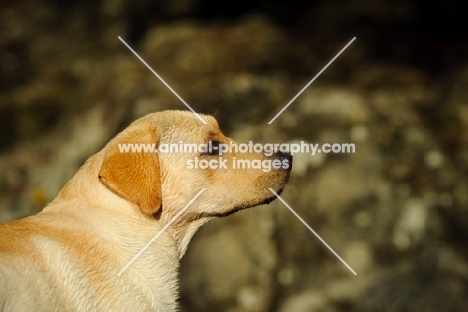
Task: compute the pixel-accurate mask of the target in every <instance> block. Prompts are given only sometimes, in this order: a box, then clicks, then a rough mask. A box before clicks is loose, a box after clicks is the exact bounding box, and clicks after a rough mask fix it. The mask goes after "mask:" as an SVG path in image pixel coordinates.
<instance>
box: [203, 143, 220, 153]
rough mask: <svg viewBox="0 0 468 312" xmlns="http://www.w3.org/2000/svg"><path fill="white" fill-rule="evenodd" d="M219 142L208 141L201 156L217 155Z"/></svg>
mask: <svg viewBox="0 0 468 312" xmlns="http://www.w3.org/2000/svg"><path fill="white" fill-rule="evenodd" d="M220 144H221V142H219V141H209V142H208V144H206V147H205V150H204V151H203V153H202V154H204V155H219V145H220Z"/></svg>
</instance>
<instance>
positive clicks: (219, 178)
mask: <svg viewBox="0 0 468 312" xmlns="http://www.w3.org/2000/svg"><path fill="white" fill-rule="evenodd" d="M201 118H203V119H204V120H205V122H206V124H204V123H202V121H201V120H200V119H199V118H198V117H197V116H196V115H195V114H193V113H190V112H183V111H164V112H158V113H153V114H149V115H147V116H145V117H143V118H140V119H138V120H137V121H135V122H134V123H132V124H131V125H130V126H129V127H128V128H127V129H125V130H124V131H123V132H121V133H120V134H118V135H117V136H116V137H115V138H114V139H113V140H112V141H110V142H109V143H108V145H107V146H106V147H105V149H104V151H103V153H104V156H103V162H102V165H101V168H100V170H99V179H100V181H101V182H102V183H103V184H104V185H105V186H106V187H107V188H109V189H110V190H111V191H113V192H114V193H116V194H118V195H119V196H121V197H123V198H125V199H126V200H128V201H130V202H132V203H133V204H135V205H136V206H137V207H138V208H139V210H140V212H141V213H143V214H145V215H147V216H149V217H151V218H155V219H157V220H159V221H160V222H162V223H164V224H167V222H169V221H170V220H171V219H172V218H174V217H175V216H176V215H177V214H179V213H180V212H181V210H182V209H183V208H184V207H186V205H187V204H188V203H189V202H190V201H191V200H192V199H193V198H194V197H195V196H196V195H197V194H198V193H199V192H200V191H201V190H202V189H204V191H203V192H202V193H201V195H200V196H199V197H198V198H196V199H195V200H194V201H193V202H192V203H191V204H190V206H188V207H187V208H186V210H184V212H183V213H181V214H180V216H178V218H177V220H175V221H174V223H173V224H172V225H171V228H172V229H174V231H175V233H176V236H178V239H179V240H183V241H185V243H183V244H182V245H184V247H183V249H184V250H185V248H186V245H187V243H188V240H190V238H191V236H192V235H193V234H194V233H195V231H196V229H198V227H200V226H201V225H202V224H203V223H204V222H206V221H208V220H210V219H212V218H215V217H223V216H227V215H230V214H232V213H235V212H237V211H239V210H241V209H245V208H249V207H253V206H257V205H261V204H265V203H269V202H270V201H271V200H273V199H274V198H275V197H274V195H273V194H272V192H271V191H270V190H269V188H272V189H273V190H275V191H276V192H277V193H280V192H281V191H282V189H283V187H284V186H285V184H286V182H287V181H288V178H289V174H290V170H291V165H292V156H291V155H290V154H289V153H281V152H276V153H264V152H263V151H258V149H257V150H256V151H252V150H251V148H250V149H249V150H247V151H245V145H244V149H243V150H241V149H240V145H239V143H236V142H235V141H233V140H232V139H231V138H229V137H227V136H225V135H224V134H223V133H222V132H221V130H220V129H219V126H218V123H217V121H216V120H215V119H214V118H213V117H211V116H207V115H201ZM236 147H237V148H236ZM182 254H183V252H182Z"/></svg>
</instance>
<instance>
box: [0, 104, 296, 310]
mask: <svg viewBox="0 0 468 312" xmlns="http://www.w3.org/2000/svg"><path fill="white" fill-rule="evenodd" d="M202 118H203V119H204V120H205V121H206V124H203V123H202V122H201V121H200V120H199V119H198V118H197V116H195V115H194V114H192V113H190V112H182V111H164V112H158V113H153V114H149V115H147V116H145V117H143V118H141V119H138V120H137V121H135V122H133V123H132V124H131V125H130V126H129V127H128V128H127V129H125V130H124V131H123V132H121V133H120V134H118V135H117V136H116V137H115V138H114V139H112V140H111V141H110V142H109V143H108V144H107V145H106V146H105V147H104V148H103V149H102V150H101V151H100V152H99V153H97V154H95V155H94V156H92V157H90V158H89V159H88V160H87V161H86V163H85V164H84V165H83V166H82V167H81V168H80V169H79V170H78V172H77V173H76V175H75V176H74V177H73V178H72V179H71V180H70V181H69V182H68V183H67V184H66V185H65V187H64V188H63V189H62V190H61V191H60V193H59V194H58V196H57V198H55V199H54V200H53V201H52V202H51V203H50V204H49V205H48V206H47V207H45V208H44V210H43V211H41V212H40V213H38V214H37V215H34V216H31V217H28V218H25V219H22V220H17V221H13V222H9V223H6V224H3V225H1V226H0V310H1V311H18V312H27V311H35V312H36V311H61V312H62V311H125V312H128V311H164V312H166V311H176V310H177V270H178V266H179V259H180V258H181V257H182V256H183V254H184V253H185V251H186V249H187V245H188V243H189V241H190V239H191V238H192V236H193V235H194V233H195V231H196V230H197V229H198V228H199V227H200V226H202V225H203V224H204V223H206V222H207V221H209V220H210V219H213V218H215V217H223V216H227V215H229V214H232V213H234V212H236V211H238V210H241V209H244V208H249V207H253V206H256V205H261V204H265V203H269V202H270V201H271V200H273V199H274V197H273V194H272V193H271V191H270V190H269V189H268V188H272V189H274V190H275V191H276V192H281V190H282V189H283V187H284V185H285V183H286V182H287V180H288V178H289V173H290V168H291V161H292V157H291V155H290V154H289V153H281V152H277V153H274V154H272V155H271V156H265V154H266V153H241V152H240V151H228V152H225V153H223V154H221V155H219V154H220V153H219V146H220V144H228V143H231V144H237V143H235V142H234V141H232V140H231V139H230V138H228V137H226V136H224V135H223V134H222V133H221V131H220V129H219V127H218V124H217V122H216V120H215V119H214V118H213V117H211V116H205V115H202ZM182 142H184V143H185V142H188V143H195V144H198V145H199V146H200V145H201V146H206V149H202V150H201V151H200V150H196V151H191V152H185V153H181V152H180V151H179V152H172V153H162V152H161V151H158V153H156V152H154V151H146V152H145V151H140V152H138V151H134V152H131V151H130V152H125V151H122V147H124V146H127V147H128V146H129V145H125V144H134V146H137V145H139V144H146V145H147V146H163V144H164V145H165V146H168V144H173V145H174V144H180V143H182ZM140 146H141V145H140ZM267 155H268V154H267ZM221 158H222V159H223V160H225V162H227V164H232V162H233V161H234V160H247V161H248V160H255V159H256V160H261V161H264V160H273V161H275V160H276V161H280V162H281V163H289V166H286V167H284V166H282V167H280V168H278V169H272V170H271V171H265V170H259V169H252V168H251V169H234V168H232V166H225V165H226V164H224V165H223V166H221V167H218V168H207V169H201V168H196V166H194V165H193V164H194V160H198V161H199V163H202V162H201V160H203V159H205V160H206V161H205V164H206V163H209V161H210V160H214V159H217V160H220V159H221ZM226 160H227V161H226ZM212 163H213V164H214V163H216V162H212ZM188 164H191V166H188ZM226 167H227V168H226ZM203 188H206V190H205V191H204V192H203V193H201V195H200V196H199V197H198V198H197V199H196V200H195V201H194V202H193V203H192V204H191V205H190V206H188V208H187V209H186V210H185V211H183V213H182V214H181V215H180V216H179V217H178V218H177V219H176V220H175V222H174V223H172V224H171V225H170V226H169V227H168V228H167V229H166V230H165V231H164V232H162V234H161V235H160V236H159V237H158V238H157V239H156V240H155V241H154V242H153V243H152V244H151V245H150V246H149V247H148V249H146V250H145V251H144V252H143V253H142V254H141V255H140V256H139V257H138V258H137V259H136V260H135V261H134V262H133V263H132V264H131V265H130V266H129V267H128V268H127V269H126V270H125V271H124V272H123V273H122V274H120V275H119V276H118V273H119V271H120V270H121V269H122V268H123V267H124V266H125V265H126V264H128V263H129V261H130V260H131V259H132V258H133V257H134V256H135V255H136V254H137V253H138V252H139V251H140V250H141V249H142V247H143V246H145V245H146V244H147V243H148V242H149V241H150V240H151V239H152V238H153V237H154V236H155V234H156V233H158V232H159V231H160V230H161V229H163V227H165V225H167V224H168V222H169V221H170V220H171V219H172V218H174V217H175V216H176V215H177V214H178V213H179V212H180V211H181V209H182V208H183V207H185V206H186V205H187V203H188V202H189V201H190V200H191V199H192V198H194V196H195V195H196V194H197V193H199V192H200V190H201V189H203Z"/></svg>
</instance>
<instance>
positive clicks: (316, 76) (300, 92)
mask: <svg viewBox="0 0 468 312" xmlns="http://www.w3.org/2000/svg"><path fill="white" fill-rule="evenodd" d="M354 40H356V37H354V38H353V39H351V41H350V42H348V44H347V45H346V46H345V47H344V48H343V49H341V51H340V52H338V54H337V55H335V57H334V58H333V59H332V60H331V61H330V62H328V64H327V65H325V67H324V68H323V69H322V70H321V71H320V72H319V73H318V74H317V75H315V77H314V78H312V80H311V81H309V83H308V84H306V86H305V87H304V88H302V90H301V91H299V93H298V94H296V96H295V97H293V98H292V100H291V101H289V103H288V104H286V106H285V107H283V109H282V110H280V112H279V113H278V114H276V116H275V117H273V119H272V120H270V122H269V123H268V124H269V125H271V124H272V122H273V121H275V119H276V118H278V116H279V115H281V114H282V113H283V112H284V111H285V109H286V108H288V107H289V105H291V104H292V102H294V100H295V99H297V98H298V97H299V95H301V94H302V92H304V90H305V89H307V87H309V86H310V85H311V84H312V82H314V81H315V79H317V78H318V76H320V74H322V73H323V72H324V71H325V69H327V67H328V66H330V64H331V63H333V62H334V61H335V60H336V59H337V57H338V56H340V54H341V53H343V51H344V50H346V49H347V48H348V47H349V46H350V45H351V43H353V41H354Z"/></svg>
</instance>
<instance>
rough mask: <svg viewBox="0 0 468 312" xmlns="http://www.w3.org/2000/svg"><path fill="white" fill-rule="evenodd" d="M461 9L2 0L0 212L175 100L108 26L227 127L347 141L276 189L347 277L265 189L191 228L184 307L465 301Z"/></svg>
mask: <svg viewBox="0 0 468 312" xmlns="http://www.w3.org/2000/svg"><path fill="white" fill-rule="evenodd" d="M467 20H468V12H467V11H466V10H465V9H464V7H463V2H462V1H456V0H448V1H442V0H428V1H422V0H412V1H401V0H398V1H390V0H387V1H371V0H357V1H341V0H327V1H325V0H318V1H315V0H311V1H300V0H290V1H287V2H282V1H278V0H275V1H265V0H258V1H231V0H228V1H214V0H174V1H165V2H163V1H153V2H152V1H148V0H135V1H130V0H88V1H78V0H71V1H59V0H28V1H26V0H22V1H11V0H4V1H2V2H1V3H0V220H1V221H7V220H12V219H16V218H20V217H23V216H26V215H29V214H32V213H36V212H38V211H39V210H40V209H41V208H42V207H43V206H44V205H45V204H46V203H47V202H48V201H49V200H51V199H52V198H53V197H54V196H55V195H56V194H57V192H58V191H59V190H60V188H61V187H62V186H63V184H64V183H65V182H66V181H67V180H68V179H70V178H71V177H72V175H73V174H74V172H75V171H76V170H77V168H78V167H79V166H80V165H81V164H82V163H83V162H84V160H86V159H87V158H88V157H89V156H90V155H92V154H93V153H95V152H97V151H98V150H99V149H100V148H102V146H103V145H104V144H105V143H106V142H107V141H108V140H109V139H110V138H111V137H112V136H113V135H115V134H116V133H117V132H119V131H120V130H122V129H123V128H124V127H125V126H126V125H128V124H129V123H130V121H132V120H134V119H136V118H138V117H140V116H142V115H144V114H146V113H149V112H154V111H159V110H164V109H185V107H184V106H183V104H182V103H180V101H179V100H178V99H177V98H176V97H175V96H174V95H173V94H172V93H170V91H168V90H167V88H166V87H165V86H164V85H162V84H161V82H160V81H159V80H157V78H156V77H155V76H154V75H153V74H152V73H151V72H150V71H149V70H148V69H147V68H145V67H144V65H143V64H142V63H141V62H140V61H139V60H138V59H137V58H136V57H135V56H134V55H132V54H131V52H130V51H129V50H128V49H127V48H126V47H125V46H124V45H123V44H122V43H121V42H120V41H119V40H118V39H117V37H118V36H121V37H122V38H123V39H124V40H126V41H127V42H128V43H129V44H130V45H131V46H132V47H133V48H134V49H135V50H137V51H138V52H139V53H140V55H141V56H142V57H143V58H144V59H145V60H146V61H147V62H148V63H149V64H150V65H151V66H152V67H153V68H154V69H155V70H156V71H157V72H158V73H159V74H160V75H161V76H162V77H164V78H165V79H166V81H167V82H168V83H169V84H170V85H171V86H172V87H173V88H174V89H175V90H177V91H178V92H179V94H180V95H181V96H182V97H183V98H184V99H185V100H186V101H187V102H188V103H190V104H191V105H192V106H193V108H194V109H195V110H197V111H198V112H200V113H208V114H215V115H216V116H217V118H218V119H219V121H220V124H221V127H222V129H224V132H225V133H227V134H228V135H229V136H231V137H232V138H234V139H235V140H238V141H241V142H248V141H250V140H252V141H258V142H270V143H271V142H295V141H300V140H305V141H308V142H311V143H335V142H338V143H343V142H352V143H355V144H356V152H355V153H354V154H327V155H325V154H319V155H316V156H314V157H312V156H308V155H302V154H298V155H296V157H295V160H294V171H293V176H292V178H291V181H290V184H289V185H288V187H287V188H286V190H285V191H284V193H283V195H282V196H283V198H284V199H285V200H286V201H287V202H288V203H289V205H290V206H291V207H292V208H294V209H295V210H296V211H297V212H298V213H299V214H300V215H301V216H302V217H303V218H304V219H305V220H306V221H307V222H308V223H309V224H310V225H311V226H312V228H314V229H315V230H316V231H317V232H318V233H319V234H320V235H321V236H322V237H323V238H324V239H325V240H326V241H327V242H328V243H329V244H330V245H331V246H332V247H333V248H334V249H335V250H336V251H337V252H338V253H339V254H340V255H341V256H342V257H343V258H344V259H345V260H346V261H347V262H348V263H349V264H350V265H351V267H353V268H354V269H355V270H356V271H357V273H358V274H357V276H354V275H353V274H352V273H351V272H350V271H348V270H347V269H346V267H344V266H343V265H342V264H341V263H340V262H339V261H338V259H336V258H335V257H334V256H333V255H332V254H331V253H330V252H329V251H328V250H327V249H326V248H325V247H324V246H323V245H322V244H321V243H320V242H319V241H318V240H317V239H316V238H315V237H314V236H313V235H312V233H310V232H309V231H308V230H307V229H306V228H305V227H304V226H303V225H302V224H301V223H300V222H299V221H298V220H297V219H296V217H294V216H293V215H292V214H291V213H290V212H289V211H288V209H287V208H286V207H284V205H283V204H281V202H279V201H275V202H273V203H272V204H270V205H268V206H261V207H257V208H255V209H251V210H248V211H243V212H240V213H238V214H236V215H234V216H232V217H229V218H226V219H221V220H216V221H213V222H211V223H209V224H208V225H207V226H205V227H204V228H202V230H201V231H200V232H199V233H198V234H197V235H196V236H195V238H194V240H193V243H192V244H191V246H190V247H189V251H188V253H187V255H186V256H185V257H184V259H183V261H182V268H181V299H180V302H181V307H182V311H195V312H198V311H228V312H241V311H246V312H247V311H252V312H254V311H258V312H260V311H280V312H289V311H293V312H306V311H307V312H309V311H311V312H313V311H316V312H322V311H356V312H358V311H359V312H360V311H364V312H366V311H377V312H379V311H382V312H383V311H385V312H387V311H388V312H393V311H395V312H397V311H402V312H413V311H426V312H436V311H444V312H446V311H448V312H450V311H468V261H467V257H468V245H467V243H466V242H467V240H468V176H467V171H468V145H467V143H468V93H467V90H468V59H467V55H468V27H467ZM354 36H356V37H357V40H356V41H355V42H354V43H353V44H352V45H351V46H350V47H349V48H348V49H347V50H346V51H345V52H344V53H343V54H342V55H341V56H340V57H339V58H338V59H337V60H336V62H334V63H333V64H332V65H331V66H330V67H329V68H328V69H327V70H326V71H325V72H324V73H323V74H322V75H321V76H320V77H319V78H318V79H317V80H316V81H315V82H314V83H313V84H312V85H311V86H310V87H309V88H308V89H307V91H305V92H304V93H303V94H302V95H301V96H300V97H299V98H298V99H297V100H296V101H295V102H294V103H293V104H292V105H291V106H290V107H289V108H288V109H287V110H286V111H285V112H284V113H283V114H282V115H281V116H280V117H279V118H278V119H277V120H276V121H275V122H273V124H272V125H267V122H268V121H269V120H270V119H271V118H273V117H274V116H275V115H276V113H277V112H278V111H279V110H280V109H281V108H282V107H283V106H284V105H285V104H286V103H287V102H288V101H289V100H290V99H291V98H292V97H293V96H294V95H295V94H296V93H297V92H298V91H299V90H300V89H301V88H302V87H303V86H304V85H305V84H306V83H307V82H308V81H309V80H310V79H311V78H312V77H313V76H315V75H316V74H317V73H318V72H319V71H320V70H321V69H322V68H323V66H324V65H325V64H326V63H328V61H329V60H330V59H331V58H332V57H333V56H334V55H335V54H336V53H337V52H338V51H339V50H340V49H341V48H342V47H343V46H344V45H345V44H346V43H347V42H349V40H351V39H352V38H353V37H354ZM220 196H222V194H220ZM0 239H1V238H0Z"/></svg>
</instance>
